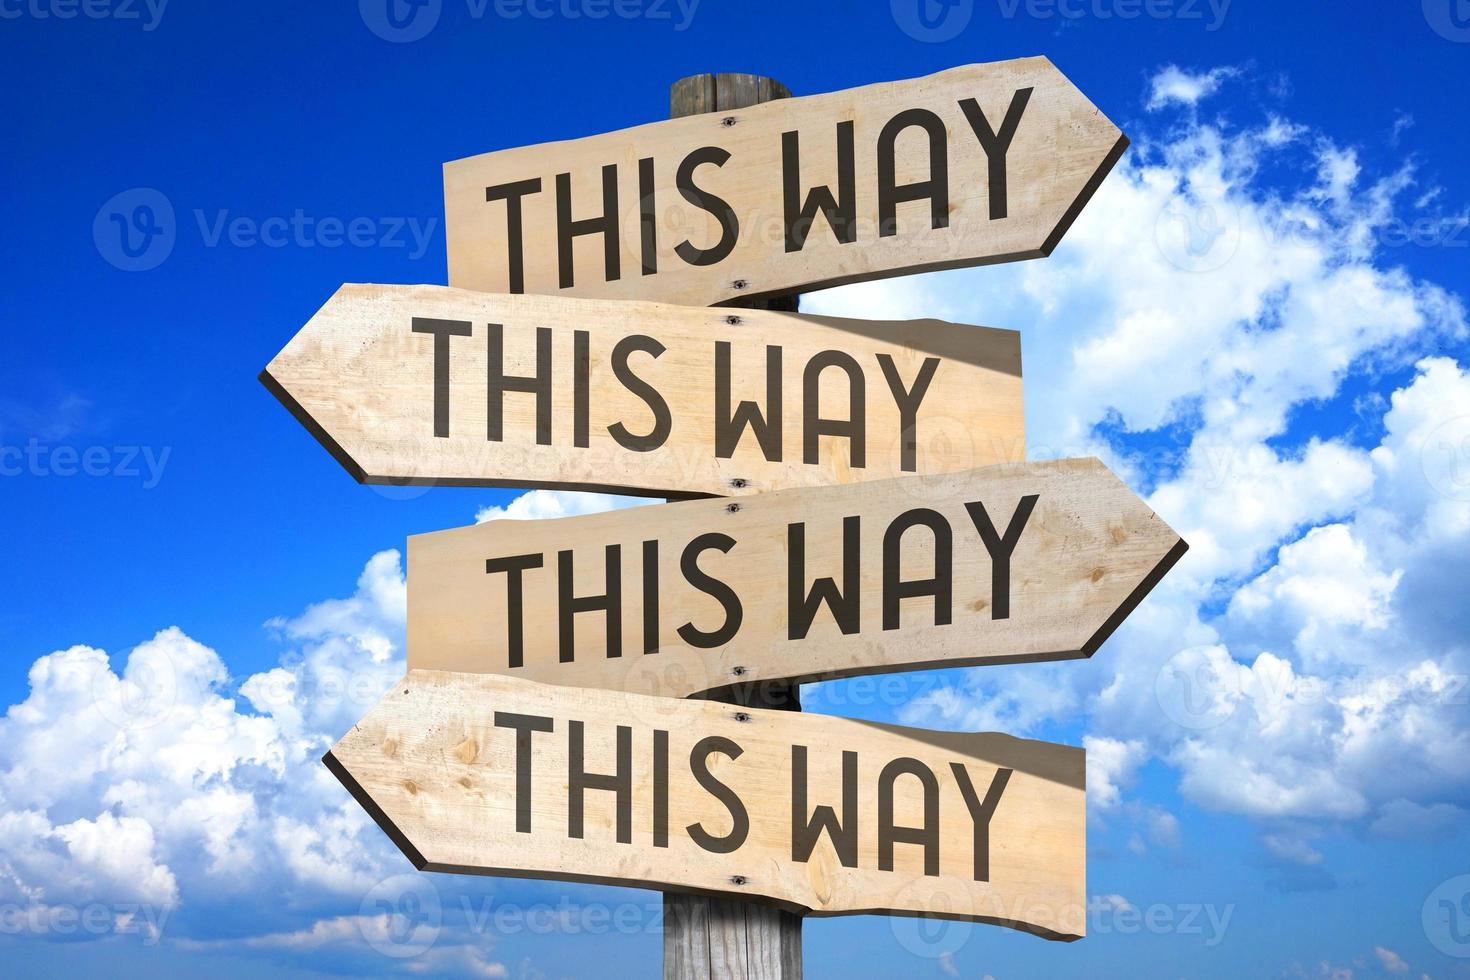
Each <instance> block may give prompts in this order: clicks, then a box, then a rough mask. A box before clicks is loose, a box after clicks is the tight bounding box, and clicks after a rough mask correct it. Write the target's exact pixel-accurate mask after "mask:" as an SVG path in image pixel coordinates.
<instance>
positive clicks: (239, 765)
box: [0, 552, 403, 921]
mask: <svg viewBox="0 0 1470 980" xmlns="http://www.w3.org/2000/svg"><path fill="white" fill-rule="evenodd" d="M402 624H403V574H402V571H401V569H400V567H399V560H398V555H397V553H396V552H384V553H382V554H380V555H377V556H374V558H373V559H372V560H370V561H369V562H368V564H367V567H366V568H365V570H364V572H363V575H362V577H361V579H360V580H359V583H358V590H357V592H356V593H355V594H354V595H353V596H352V597H350V598H348V599H343V600H331V601H328V602H324V603H320V604H318V605H316V606H313V607H311V608H310V609H308V610H307V611H306V613H304V614H303V615H302V616H300V617H297V618H295V619H291V620H281V621H278V622H277V623H275V626H276V627H277V628H278V629H279V630H280V631H281V632H282V633H283V635H284V636H286V637H287V638H290V639H292V640H295V641H298V642H300V643H301V646H300V648H299V649H298V650H295V651H293V652H292V653H290V654H288V655H287V656H286V658H284V660H283V664H282V666H280V667H278V668H275V669H273V670H271V671H267V672H264V673H261V674H257V675H254V676H252V677H250V678H248V679H247V680H246V681H245V682H244V683H243V684H241V685H240V692H241V694H242V695H243V697H244V699H245V702H246V703H242V702H241V701H240V700H238V699H237V698H236V697H234V696H232V695H231V694H230V691H229V680H230V678H229V672H228V670H227V669H226V668H225V665H224V663H223V661H221V659H220V657H219V655H218V654H217V653H216V652H215V651H214V650H211V649H210V648H208V647H206V646H204V645H203V644H201V643H199V642H197V641H196V640H193V639H191V638H190V637H188V636H187V635H185V634H184V633H183V632H182V631H180V630H179V629H177V628H172V627H171V628H169V629H166V630H163V631H161V632H159V633H158V634H157V635H156V636H154V637H153V638H152V639H150V640H148V641H147V642H145V643H142V644H140V645H138V646H137V647H135V648H134V649H133V650H132V651H130V652H129V653H128V654H127V656H126V657H125V658H122V666H121V669H120V671H119V672H114V670H113V669H112V666H111V664H110V662H109V659H108V657H107V655H106V654H105V653H104V652H103V651H101V650H96V649H92V648H89V647H80V646H79V647H72V648H70V649H68V650H62V651H57V652H55V653H51V654H48V655H46V656H44V657H41V658H39V659H38V660H37V661H36V662H35V663H34V664H33V665H32V667H31V671H30V678H29V679H30V691H29V694H28V695H27V697H26V698H25V700H23V701H22V702H20V703H19V704H15V705H12V706H11V707H10V709H9V710H8V711H7V712H6V714H5V717H4V718H3V719H0V900H3V901H9V902H18V903H22V904H24V905H26V906H35V907H48V906H54V905H58V904H62V903H70V904H73V905H84V904H88V903H97V902H101V903H141V904H142V905H143V906H145V907H146V910H147V912H148V915H147V918H149V919H150V920H154V919H156V918H158V916H159V913H160V912H170V911H172V910H174V909H177V908H180V907H186V908H187V907H189V906H190V905H191V904H192V905H195V906H197V905H199V904H200V903H204V904H205V905H208V904H209V903H228V902H230V901H232V900H239V899H240V898H242V897H246V896H257V895H261V894H265V895H279V894H282V893H286V894H290V895H293V896H295V899H294V900H296V901H311V900H312V899H311V898H310V896H318V897H319V898H322V897H329V896H332V895H342V896H346V897H347V898H348V899H349V900H352V901H353V902H354V904H355V901H356V900H355V899H353V898H352V896H354V895H357V896H358V897H360V895H361V892H362V891H363V890H364V889H366V888H367V887H368V886H370V885H371V884H372V883H373V882H374V881H377V880H379V879H380V878H381V877H382V875H383V871H384V869H385V868H386V867H389V866H392V867H398V866H401V858H400V857H399V856H398V855H397V853H396V851H395V850H394V849H393V847H392V845H391V844H389V843H388V842H387V841H386V840H385V839H384V838H383V836H382V834H381V832H379V831H378V830H377V828H376V827H375V826H374V825H373V824H372V822H371V820H370V819H369V818H368V817H367V816H366V815H365V814H363V813H362V811H361V809H360V808H359V807H358V806H357V804H356V803H355V802H353V801H352V800H351V799H350V798H349V797H348V796H347V795H346V793H345V792H344V791H343V790H342V788H341V787H340V786H339V785H338V784H337V783H336V780H335V779H333V778H332V777H331V775H330V774H329V773H327V772H326V771H325V770H324V769H323V767H322V766H321V764H320V763H319V761H318V759H319V757H320V756H321V754H322V752H323V751H324V750H325V748H326V747H327V746H329V745H330V744H331V742H332V741H333V740H334V739H335V737H336V736H337V735H340V733H341V732H342V731H345V730H346V727H347V726H349V725H351V724H352V722H353V721H355V720H356V718H357V717H358V716H360V715H361V714H362V713H363V712H365V711H366V710H367V708H368V707H370V706H371V705H372V704H373V703H374V702H375V701H376V700H377V698H378V697H379V696H381V693H382V691H383V690H384V689H385V688H386V686H387V685H388V684H390V683H392V681H394V680H396V679H397V678H398V677H399V676H401V674H402V671H403V662H402V656H401V650H402ZM174 921H178V920H177V917H176V916H175V918H174Z"/></svg>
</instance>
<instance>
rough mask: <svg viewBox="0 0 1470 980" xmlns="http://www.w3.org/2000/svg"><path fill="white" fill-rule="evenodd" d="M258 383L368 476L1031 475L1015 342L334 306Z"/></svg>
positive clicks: (927, 331) (436, 299)
mask: <svg viewBox="0 0 1470 980" xmlns="http://www.w3.org/2000/svg"><path fill="white" fill-rule="evenodd" d="M262 380H264V381H265V383H266V385H267V386H268V387H269V388H270V389H271V390H272V391H273V392H275V393H276V395H277V397H279V398H280V399H281V400H282V401H283V402H284V403H285V404H286V406H287V407H288V408H290V409H291V410H292V412H294V413H295V414H296V415H297V417H298V418H300V419H301V420H302V421H303V422H304V423H305V424H306V426H307V428H308V429H310V430H311V431H312V432H314V433H315V434H316V435H317V438H318V439H320V440H321V441H322V443H323V444H324V445H326V446H327V448H328V449H329V450H330V451H331V452H332V454H333V455H334V456H336V458H337V459H338V460H339V461H340V462H341V463H342V465H343V466H345V467H346V468H347V470H348V472H350V473H352V474H353V476H355V477H356V478H357V479H358V480H360V481H363V482H367V483H397V484H402V483H432V484H461V485H466V484H477V485H492V486H518V487H526V486H554V487H560V488H563V489H567V488H576V489H585V490H610V491H614V492H619V493H633V494H655V495H658V496H665V497H691V496H710V495H716V494H725V495H741V494H750V493H757V492H760V491H764V490H776V489H781V488H784V487H801V486H813V487H814V486H831V485H834V484H840V483H850V482H853V481H857V480H871V479H881V478H883V477H892V476H899V475H901V474H904V473H947V472H953V471H956V470H962V469H967V468H970V467H974V466H984V465H987V464H990V463H997V462H1007V461H1016V460H1020V459H1024V458H1025V435H1024V428H1023V417H1022V405H1021V344H1020V338H1019V336H1018V335H1017V334H1016V333H1015V332H1014V331H1010V330H993V329H989V328H985V327H972V326H964V325H959V324H952V323H944V322H942V321H938V320H907V321H899V322H870V321H866V320H842V319H837V318H834V317H803V316H798V315H797V314H794V313H776V312H769V311H764V310H730V309H724V310H711V309H690V308H685V307H674V306H666V305H662V304H654V303H632V302H609V301H605V300H584V299H571V298H564V297H551V296H507V295H493V294H488V293H475V292H469V291H467V290H462V289H449V288H446V287H443V286H358V285H347V286H343V287H342V288H341V289H339V290H338V291H337V294H336V295H335V296H333V297H332V298H331V299H330V300H329V301H328V302H327V304H326V305H325V306H323V307H322V309H321V310H320V312H318V313H317V315H316V316H314V317H312V319H311V321H310V322H309V323H307V324H306V326H305V327H304V328H302V330H301V332H300V333H299V334H297V335H296V337H295V338H294V339H293V340H292V341H291V342H290V343H289V344H288V345H286V348H285V349H284V350H283V351H281V353H280V354H278V355H276V357H275V359H274V360H272V361H271V363H270V365H269V366H268V367H267V368H266V369H265V372H264V374H263V375H262Z"/></svg>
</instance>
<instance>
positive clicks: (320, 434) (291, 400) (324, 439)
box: [260, 361, 368, 483]
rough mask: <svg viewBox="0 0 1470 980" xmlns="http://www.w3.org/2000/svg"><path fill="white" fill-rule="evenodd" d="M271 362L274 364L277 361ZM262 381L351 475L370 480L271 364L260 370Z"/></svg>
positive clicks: (362, 480)
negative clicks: (272, 368) (287, 386)
mask: <svg viewBox="0 0 1470 980" xmlns="http://www.w3.org/2000/svg"><path fill="white" fill-rule="evenodd" d="M271 363H272V364H274V363H275V361H272V362H271ZM260 383H261V384H263V385H265V388H266V390H267V391H269V392H270V393H271V394H272V395H275V396H276V400H277V401H278V402H280V403H281V404H282V405H284V406H285V408H286V411H288V412H290V413H291V414H292V415H294V416H295V417H296V421H298V422H300V423H301V426H302V428H304V429H305V430H306V431H307V432H310V433H311V434H312V436H313V438H315V439H316V441H317V442H319V443H321V444H322V448H323V449H325V450H326V451H327V452H328V453H330V454H331V456H332V458H333V459H335V460H336V461H337V462H338V463H340V464H341V465H342V468H343V469H344V470H346V471H347V474H348V475H349V476H351V477H352V478H353V479H354V480H356V481H357V482H358V483H366V482H368V474H367V471H366V470H364V469H363V468H362V467H361V466H359V465H357V460H355V459H353V458H352V456H351V455H349V454H348V452H347V450H345V449H343V448H342V444H341V443H339V442H338V441H337V440H336V439H333V438H332V436H331V434H330V433H329V432H327V430H326V429H324V428H322V426H321V423H319V422H317V420H316V419H314V418H312V415H311V413H310V412H308V411H307V410H306V409H305V408H304V407H302V405H301V403H300V402H298V401H297V400H296V396H294V395H292V394H291V392H290V391H288V390H287V389H286V386H285V385H283V384H281V382H280V381H279V380H277V379H276V376H275V375H273V374H271V369H270V366H269V365H267V366H266V368H265V370H263V371H261V372H260Z"/></svg>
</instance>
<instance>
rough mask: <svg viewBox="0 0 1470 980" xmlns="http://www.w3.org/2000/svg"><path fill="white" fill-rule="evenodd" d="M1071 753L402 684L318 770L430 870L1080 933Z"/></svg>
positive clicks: (787, 719) (737, 712)
mask: <svg viewBox="0 0 1470 980" xmlns="http://www.w3.org/2000/svg"><path fill="white" fill-rule="evenodd" d="M1083 759H1084V757H1083V752H1082V750H1081V749H1077V748H1072V747H1069V746H1065V745H1052V744H1049V743H1046V742H1034V741H1027V740H1024V739H1017V738H1011V737H1010V736H1008V735H996V734H975V735H970V734H959V733H946V732H928V731H919V730H916V729H908V728H897V727H892V726H886V725H875V724H871V723H868V722H860V721H850V720H848V719H844V718H833V717H828V716H822V715H803V714H798V713H795V712H787V711H762V710H759V709H755V708H736V707H734V706H732V705H728V704H719V703H716V702H712V701H689V700H680V699H675V698H651V697H644V696H640V695H633V694H624V693H622V692H618V691H588V690H580V689H576V688H567V687H554V686H550V685H544V684H536V683H534V682H530V681H523V680H518V679H515V678H510V677H497V676H492V675H475V674H454V673H446V672H441V671H432V670H413V671H409V673H408V676H407V677H405V678H404V679H403V680H402V681H400V682H399V683H398V684H397V685H396V686H395V687H394V688H393V689H392V690H391V691H389V692H388V694H387V695H386V696H385V697H384V698H383V700H382V701H381V702H380V703H379V704H378V705H377V706H376V707H374V708H373V710H372V711H371V712H369V713H368V715H367V717H365V718H363V719H362V721H361V722H359V723H358V724H356V725H354V726H353V728H352V731H350V732H348V733H347V734H346V735H344V736H343V737H342V740H341V741H340V742H338V743H337V744H336V746H334V747H333V749H332V750H331V752H330V753H328V754H327V756H326V757H325V759H324V760H323V761H324V762H325V763H326V764H327V766H328V767H329V768H330V769H331V770H332V772H333V773H334V774H336V776H337V778H339V779H340V780H342V782H343V784H344V785H346V786H347V788H348V789H349V790H350V791H351V792H352V793H353V795H354V796H355V797H356V798H357V800H358V802H360V803H361V804H362V805H363V807H364V808H365V809H367V811H368V812H369V813H371V814H372V815H373V817H374V818H375V819H376V820H377V822H378V824H379V825H380V826H381V827H382V828H383V830H384V831H386V832H387V833H388V835H389V836H390V837H391V838H392V839H393V841H394V843H396V844H397V845H398V847H399V848H400V849H401V850H402V851H403V852H404V854H405V855H407V856H408V857H409V859H410V860H411V861H413V863H414V865H415V866H416V867H418V868H419V869H421V870H426V871H452V872H468V873H477V874H496V875H512V876H516V877H527V878H558V879H572V880H579V881H593V882H602V883H609V884H621V885H634V886H641V887H654V888H662V889H665V890H676V891H691V892H702V893H712V894H723V895H739V896H742V897H761V898H765V899H768V900H770V901H772V902H775V903H777V904H780V905H783V906H786V907H787V908H791V909H798V910H804V911H810V912H811V913H812V914H815V915H836V914H840V913H855V912H891V913H897V914H916V915H932V916H943V917H949V918H962V919H974V920H979V921H983V922H991V923H995V924H998V925H1007V926H1012V927H1014V928H1017V929H1023V930H1025V931H1028V932H1034V933H1037V934H1039V935H1041V936H1043V937H1045V938H1048V939H1064V940H1065V939H1077V938H1079V937H1080V936H1081V935H1082V934H1083V931H1084V923H1085V921H1086V911H1085V908H1084V897H1085V894H1086V892H1085V848H1086V833H1085V827H1084V823H1085V817H1084V810H1085V807H1084V789H1083V783H1084V778H1083V769H1084V761H1083Z"/></svg>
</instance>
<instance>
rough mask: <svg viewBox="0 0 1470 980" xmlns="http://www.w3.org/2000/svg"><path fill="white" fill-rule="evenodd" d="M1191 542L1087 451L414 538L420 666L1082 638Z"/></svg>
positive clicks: (705, 660)
mask: <svg viewBox="0 0 1470 980" xmlns="http://www.w3.org/2000/svg"><path fill="white" fill-rule="evenodd" d="M1184 549H1185V545H1184V542H1183V541H1181V540H1180V538H1179V535H1178V534H1176V533H1175V532H1174V531H1173V529H1171V528H1170V527H1169V526H1168V525H1167V524H1165V523H1164V522H1163V521H1162V520H1160V519H1159V517H1158V516H1157V515H1156V514H1154V512H1153V511H1151V510H1150V509H1149V508H1148V506H1147V505H1145V504H1144V503H1143V501H1141V500H1139V499H1138V497H1137V496H1135V495H1134V494H1133V492H1132V491H1131V490H1129V489H1128V488H1127V487H1126V486H1124V485H1123V484H1122V483H1121V482H1120V481H1119V480H1118V479H1117V477H1115V476H1113V474H1112V473H1111V472H1109V470H1108V469H1107V467H1105V466H1103V464H1102V463H1100V462H1098V461H1097V460H1095V459H1074V460H1060V461H1055V462H1049V463H1022V464H1012V465H1005V466H995V467H989V468H987V469H981V470H971V471H969V472H965V473H957V474H948V475H942V476H934V477H905V478H901V479H896V480H882V481H876V482H872V483H862V484H852V485H849V486H842V487H830V488H825V489H820V490H816V489H801V490H786V491H780V492H776V493H769V494H759V495H756V496H753V497H748V498H743V499H741V500H740V501H739V502H732V501H726V500H700V501H689V502H684V503H678V504H669V505H666V506H663V507H657V508H640V509H637V510H632V511H625V512H612V513H605V514H594V515H589V516H585V517H571V518H563V519H560V520H546V521H513V520H507V521H492V522H489V523H486V524H480V525H476V526H474V527H466V528H459V529H457V530H451V531H437V532H434V533H431V534H420V535H416V536H414V537H411V538H409V542H408V662H409V666H410V667H413V668H420V669H433V670H452V671H466V672H478V673H510V674H514V675H516V676H519V677H526V678H529V679H531V680H537V681H544V682H549V683H556V684H570V685H575V686H579V687H588V688H601V689H611V690H638V691H642V692H644V693H648V694H661V695H667V696H672V697H683V696H687V695H691V694H699V693H702V692H704V691H707V690H710V689H718V688H722V687H727V686H729V685H733V684H749V683H755V682H760V681H766V680H797V681H810V680H819V679H823V678H833V677H847V676H853V675H858V674H871V673H879V672H892V671H899V670H915V669H924V668H932V667H964V666H974V665H977V664H985V663H1015V662H1018V661H1041V660H1059V659H1067V658H1072V657H1082V656H1088V655H1091V654H1092V653H1093V651H1095V650H1096V649H1097V647H1098V646H1099V645H1100V644H1101V643H1102V641H1103V640H1104V639H1106V638H1107V636H1108V635H1109V634H1110V633H1111V632H1112V631H1113V629H1114V628H1115V627H1116V626H1117V625H1118V623H1119V622H1121V621H1122V619H1123V617H1124V616H1126V615H1127V614H1128V613H1129V612H1130V611H1132V609H1133V607H1134V606H1136V605H1137V604H1138V602H1139V601H1141V600H1142V599H1143V597H1144V596H1145V595H1147V593H1148V591H1149V590H1150V589H1151V588H1153V586H1154V584H1155V583H1156V582H1157V581H1158V580H1159V579H1160V578H1161V577H1162V576H1163V574H1164V573H1165V572H1166V571H1167V570H1168V569H1169V568H1170V567H1171V566H1172V565H1173V564H1174V562H1175V561H1176V560H1178V558H1179V557H1180V555H1182V554H1183V552H1184Z"/></svg>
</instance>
